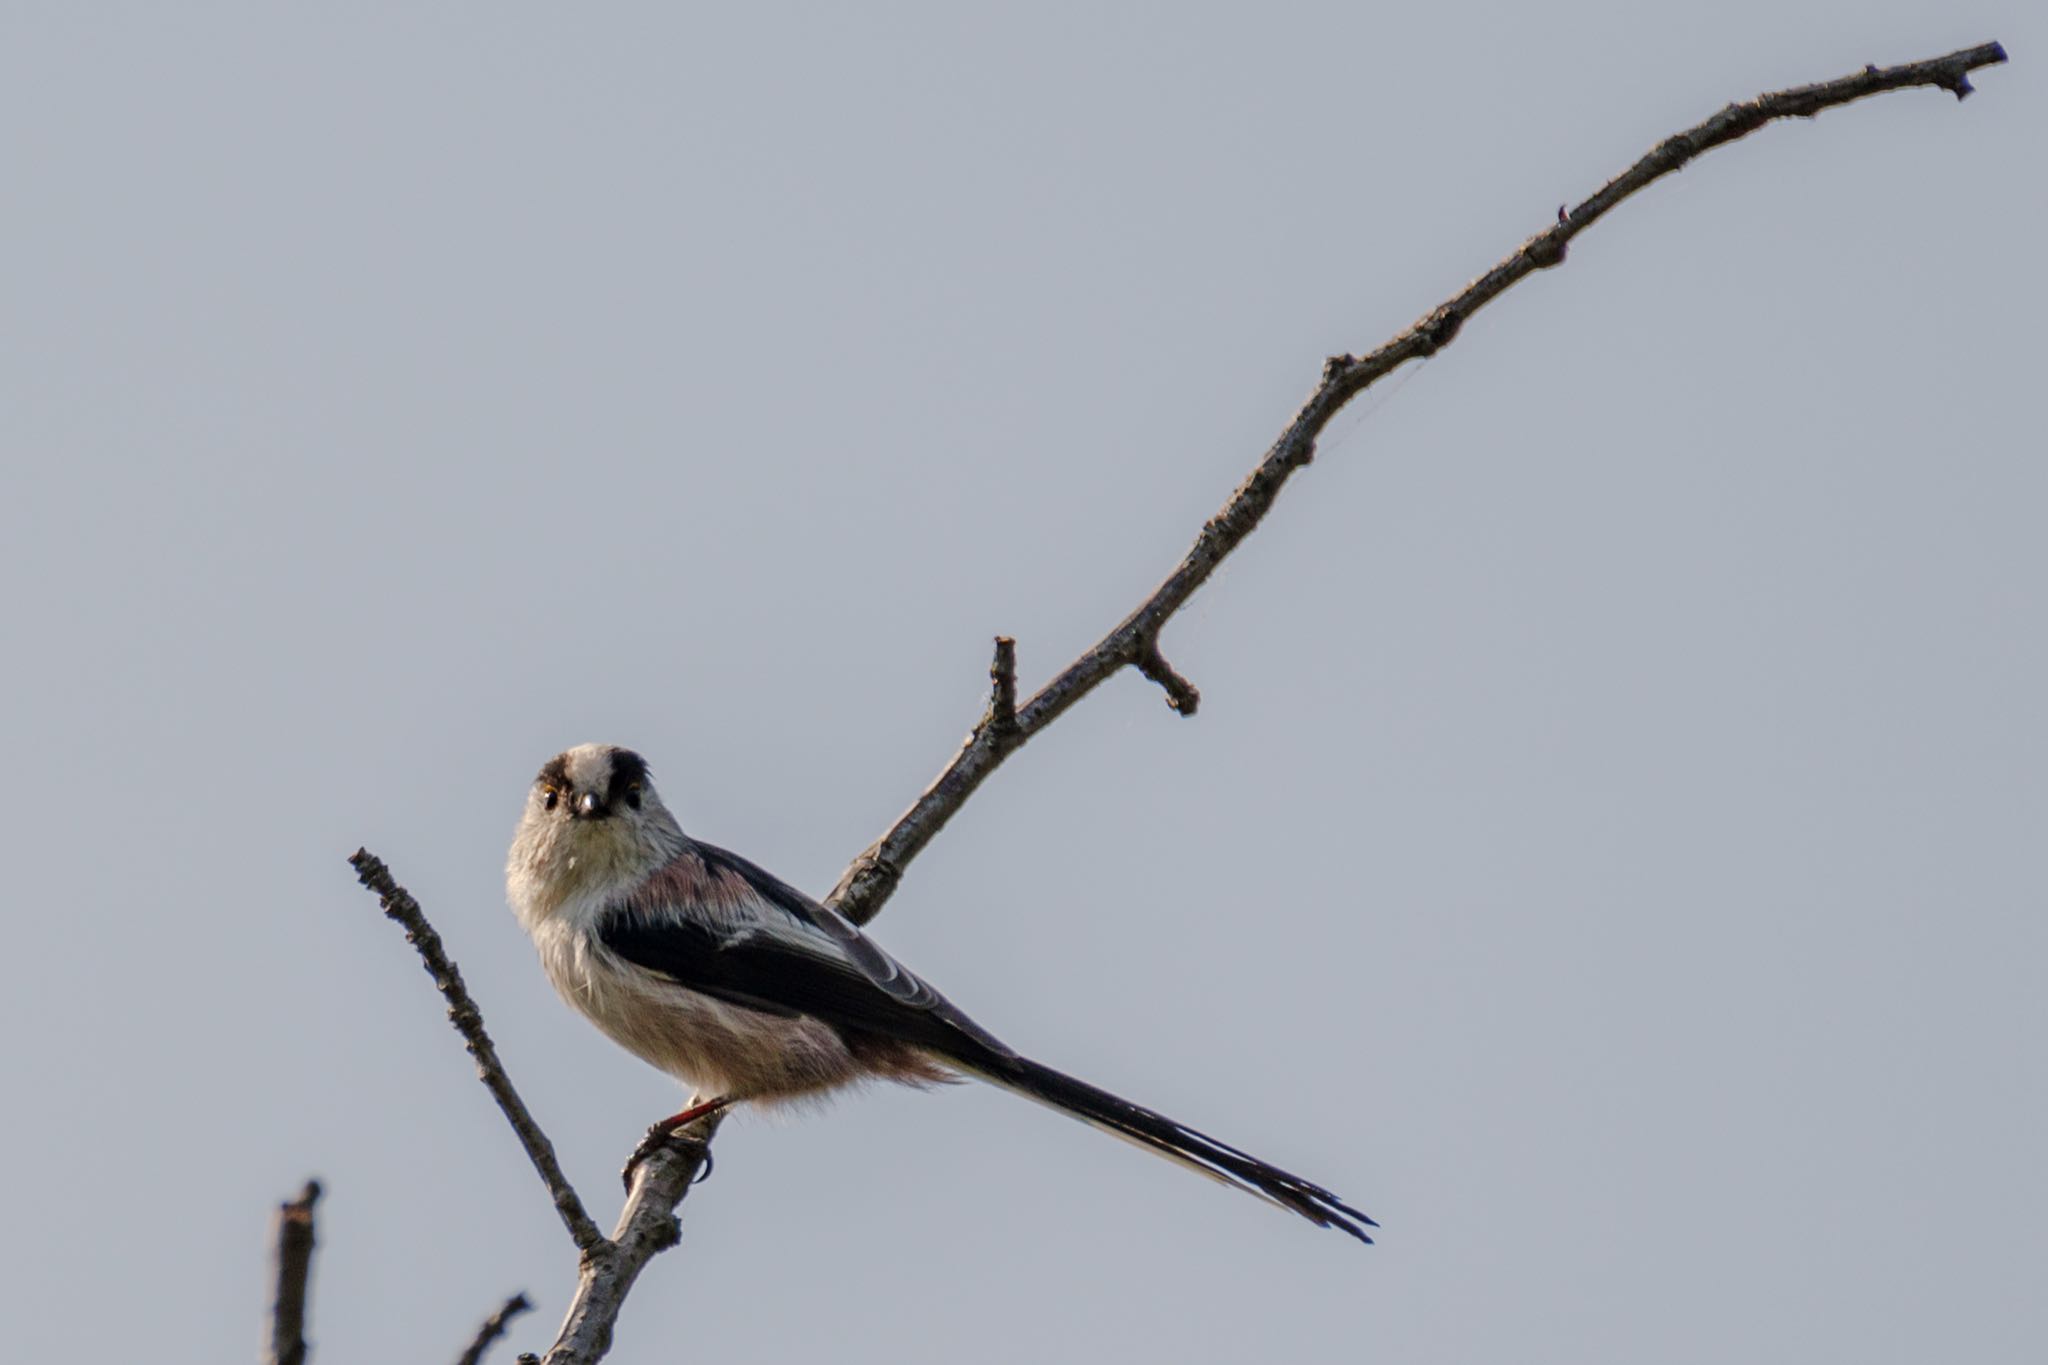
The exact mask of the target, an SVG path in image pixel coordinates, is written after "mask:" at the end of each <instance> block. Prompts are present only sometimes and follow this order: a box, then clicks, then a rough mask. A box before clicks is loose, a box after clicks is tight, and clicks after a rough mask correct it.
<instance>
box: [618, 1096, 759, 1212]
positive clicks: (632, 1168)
mask: <svg viewBox="0 0 2048 1365" xmlns="http://www.w3.org/2000/svg"><path fill="white" fill-rule="evenodd" d="M731 1103H732V1099H731V1097H730V1096H725V1095H721V1096H719V1097H718V1098H717V1099H715V1100H706V1101H704V1102H703V1103H701V1104H693V1105H691V1106H690V1107H689V1108H687V1109H685V1110H683V1111H682V1112H681V1113H679V1114H670V1115H669V1116H668V1117H667V1118H665V1119H663V1120H661V1122H659V1123H656V1124H654V1125H652V1126H651V1127H649V1128H648V1130H647V1133H646V1135H645V1136H643V1137H642V1138H641V1139H640V1145H639V1146H637V1147H635V1148H634V1149H633V1154H632V1155H631V1156H629V1157H627V1158H626V1168H625V1169H624V1170H622V1171H620V1172H619V1179H620V1180H622V1181H623V1182H624V1183H625V1186H626V1190H627V1192H628V1193H630V1192H631V1191H632V1189H633V1175H634V1172H636V1171H638V1170H639V1169H640V1163H641V1162H643V1161H645V1160H647V1158H649V1157H651V1156H653V1155H654V1154H655V1153H656V1152H658V1151H660V1150H662V1149H663V1148H664V1147H670V1146H676V1147H682V1146H691V1147H703V1146H704V1142H703V1139H701V1138H693V1137H685V1136H684V1135H683V1133H682V1131H681V1130H682V1129H684V1128H687V1127H688V1126H689V1125H690V1124H693V1123H695V1122H696V1121H697V1120H698V1119H703V1118H709V1117H711V1116H712V1115H713V1114H716V1113H719V1112H721V1111H722V1110H724V1109H725V1108H726V1106H728V1105H730V1104H731ZM710 1175H711V1152H710V1149H709V1148H705V1149H704V1169H703V1170H702V1171H699V1172H698V1173H697V1179H696V1180H694V1181H692V1182H691V1183H692V1184H698V1183H701V1182H703V1181H704V1180H706V1179H708V1178H709V1177H710Z"/></svg>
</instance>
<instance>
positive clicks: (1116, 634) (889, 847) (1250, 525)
mask: <svg viewBox="0 0 2048 1365" xmlns="http://www.w3.org/2000/svg"><path fill="white" fill-rule="evenodd" d="M2004 60H2005V49H2004V48H2003V47H2001V46H1999V45H1998V44H1997V43H1985V44H1983V45H1982V46H1980V47H1972V48H1965V49H1963V50H1962V51H1960V52H1951V53H1949V54H1948V55H1947V56H1945V57H1935V58H1931V59H1929V60H1927V61H1923V62H1909V63H1907V64H1905V65H1904V66H1891V67H1885V68H1882V69H1880V68H1878V67H1875V66H1866V67H1864V68H1863V70H1861V71H1859V72H1857V73H1856V74H1855V75H1853V76H1844V77H1842V78H1841V79H1840V80H1833V81H1824V82H1822V83H1821V84H1818V85H1802V86H1798V87H1796V88H1794V89H1791V90H1780V91H1777V92H1775V93H1772V94H1768V95H1760V96H1758V97H1757V98H1756V99H1753V100H1750V101H1748V102H1747V103H1744V104H1731V105H1729V106H1728V107H1727V108H1725V109H1723V110H1721V112H1720V113H1718V114H1715V115H1714V116H1713V117H1712V118H1710V119H1708V120H1707V121H1706V122H1704V123H1701V124H1699V125H1698V126H1696V127H1693V128H1689V129H1687V130H1686V131H1684V132H1682V133H1679V134H1678V135H1677V136H1675V137H1669V138H1666V139H1665V140H1664V141H1662V142H1660V143H1658V144H1657V145H1656V146H1655V147H1654V148H1652V149H1651V150H1650V151H1649V153H1648V154H1646V155H1645V156H1643V157H1642V159H1640V160H1639V161H1637V162H1636V163H1635V164H1634V165H1633V166H1630V167H1629V168H1628V169H1627V170H1625V171H1623V172H1622V173H1621V174H1620V175H1618V176H1616V177H1614V179H1612V180H1610V181H1608V182H1607V183H1606V184H1605V185H1602V186H1601V187H1600V188H1599V190H1597V191H1596V192H1595V193H1594V194H1593V195H1592V196H1591V197H1590V198H1588V199H1587V200H1585V202H1583V203H1581V204H1579V205H1578V206H1577V207H1575V208H1571V209H1566V210H1560V211H1559V213H1558V216H1557V221H1556V223H1555V224H1554V225H1552V226H1551V227H1549V228H1546V229H1545V230H1544V231H1542V232H1539V233H1537V234H1536V235H1535V236H1534V237H1531V238H1530V239H1529V240H1528V241H1526V242H1524V243H1522V245H1521V246H1520V247H1518V248H1516V249H1515V251H1514V252H1513V253H1512V254H1510V255H1509V256H1508V257H1507V258H1506V259H1505V260H1503V261H1501V262H1500V264H1498V265H1496V266H1494V267H1493V269H1491V270H1489V271H1487V272H1486V273H1485V274H1484V275H1481V276H1480V277H1479V278H1478V279H1476V280H1474V281H1472V283H1470V284H1468V285H1466V286H1465V288H1464V289H1462V290H1461V291H1459V292H1458V293H1457V294H1456V295H1454V296H1453V297H1452V298H1451V299H1449V300H1448V301H1447V302H1445V303H1442V304H1440V305H1438V306H1437V307H1436V308H1434V309H1432V310H1431V311H1430V312H1428V313H1427V314H1425V315H1424V316H1423V317H1421V318H1420V319H1418V320H1417V321H1416V322H1415V323H1414V324H1413V325H1412V326H1410V327H1409V328H1408V329H1407V330H1406V331H1404V332H1402V333H1401V334H1400V335H1398V336H1396V337H1395V338H1394V339H1393V340H1391V341H1389V342H1387V343H1386V344H1385V345H1384V346H1381V347H1380V348H1379V349H1378V350H1376V351H1373V352H1371V353H1370V354H1368V355H1364V356H1350V355H1340V356H1333V357H1331V358H1330V360H1329V362H1328V363H1327V364H1325V365H1324V366H1323V377H1322V382H1321V383H1320V384H1319V385H1317V386H1316V389H1315V391H1314V392H1313V393H1311V394H1310V395H1309V397H1308V401H1307V402H1306V403H1304V404H1302V406H1301V409H1300V410H1299V411H1298V412H1297V413H1296V414H1295V416H1294V420H1293V421H1292V422H1290V423H1288V425H1287V429H1286V430H1285V431H1283V432H1281V433H1280V438H1279V439H1278V440H1276V441H1275V442H1274V443H1273V444H1272V445H1271V446H1269V447H1268V448H1267V450H1266V453H1265V455H1264V457H1263V458H1261V459H1260V461H1259V463H1258V465H1257V466H1256V467H1255V468H1254V469H1253V470H1252V472H1251V474H1250V475H1249V476H1248V477H1247V478H1246V479H1245V481H1244V482H1243V483H1241V484H1239V485H1238V487H1237V491H1236V492H1234V493H1232V494H1231V495H1230V500H1229V501H1228V502H1226V503H1224V505H1223V510H1221V511H1220V512H1218V513H1217V514H1216V515H1215V516H1213V517H1211V518H1210V519H1209V521H1208V523H1207V524H1206V525H1204V526H1203V527H1202V530H1201V534H1200V535H1198V536H1196V537H1195V543H1194V545H1193V547H1191V548H1190V549H1189V550H1188V552H1187V554H1186V555H1185V556H1184V557H1183V558H1182V559H1181V561H1180V563H1179V565H1177V566H1176V567H1175V568H1174V570H1173V572H1172V573H1170V574H1168V575H1167V577H1166V581H1165V582H1163V583H1161V584H1160V585H1159V586H1158V587H1157V588H1156V589H1154V590H1153V592H1152V595H1151V596H1150V597H1147V598H1146V599H1145V600H1144V601H1143V602H1141V603H1139V604H1138V607H1137V609H1136V610H1135V611H1133V612H1132V613H1131V614H1130V615H1129V616H1126V617H1125V618H1124V619H1123V620H1122V621H1121V622H1120V623H1118V625H1117V626H1116V628H1115V629H1113V630H1111V631H1110V632H1109V634H1107V635H1105V636H1103V637H1102V639H1100V640H1099V641H1097V642H1096V643H1095V645H1094V646H1093V647H1092V648H1090V649H1089V650H1088V651H1087V652H1086V653H1084V654H1082V655H1081V657H1080V658H1078V659H1076V660H1075V661H1074V662H1073V663H1071V664H1069V665H1067V668H1066V670H1065V671H1064V672H1062V673H1061V674H1060V675H1059V676H1058V677H1056V678H1054V679H1053V680H1052V681H1051V682H1049V683H1047V684H1046V685H1045V686H1044V687H1042V688H1040V689H1039V690H1038V692H1037V694H1036V695H1034V696H1033V697H1032V698H1031V699H1030V701H1028V702H1026V703H1025V704H1024V706H1023V707H1022V709H1021V710H1019V711H1018V712H1017V717H1016V725H1015V726H1014V727H1013V728H1005V729H1002V730H998V729H997V728H996V727H995V726H993V725H992V724H991V723H990V719H991V717H992V715H993V712H992V713H991V717H984V719H983V721H982V723H981V724H979V725H977V726H975V728H974V730H973V731H972V732H971V733H970V734H969V735H968V736H967V739H966V742H965V743H963V744H962V745H961V747H960V750H959V752H958V753H956V754H954V755H953V759H952V761H951V762H949V763H948V764H947V765H946V766H945V768H944V769H943V770H942V771H941V772H940V773H939V775H938V777H937V778H935V779H934V780H933V781H932V784H931V785H930V786H929V787H926V788H925V789H924V791H923V793H922V794H920V795H919V796H918V798H917V800H916V801H915V802H913V803H912V804H911V806H910V809H909V810H907V811H905V812H904V813H903V814H902V815H901V816H899V817H897V819H896V822H895V823H894V824H892V825H891V826H890V827H889V829H888V831H887V832H886V833H884V834H883V835H882V837H881V838H880V839H877V840H876V841H875V842H874V843H873V844H871V845H869V846H868V848H867V849H866V850H865V851H864V852H862V853H861V854H860V856H859V857H857V858H855V859H854V860H853V862H852V863H850V864H848V866H847V868H846V871H845V872H843V873H841V874H840V878H839V884H838V885H837V886H835V887H834V888H833V889H832V894H831V895H830V896H828V897H827V898H826V903H827V904H829V905H831V906H832V907H833V908H835V909H837V910H838V911H839V912H840V913H841V914H843V915H845V916H846V917H847V918H848V919H851V920H852V921H853V922H854V923H856V924H865V923H867V922H868V921H869V920H871V919H873V918H874V917H875V915H876V914H877V913H879V912H880V911H881V908H882V905H883V903H884V902H885V901H887V900H888V899H889V897H890V896H891V895H892V894H893V893H894V892H895V890H896V887H897V884H898V883H899V882H901V881H902V879H903V869H904V868H906V867H907V866H909V864H910V860H911V859H913V858H915V857H916V856H917V855H918V854H919V853H920V852H922V851H923V849H924V847H925V845H926V844H929V843H930V842H931V841H932V839H933V837H934V836H935V835H937V834H938V832H939V831H940V830H941V829H944V828H945V826H946V822H947V821H948V820H950V819H952V818H953V816H954V814H955V813H956V812H958V811H959V809H960V808H961V806H963V805H965V804H966V802H967V798H968V797H970V796H972V795H973V794H974V790H975V788H977V787H979V786H980V785H981V784H982V782H983V781H984V780H986V779H987V777H988V775H989V774H990V773H992V772H994V771H995V770H996V767H997V766H998V765H999V764H1001V763H1002V761H1003V760H1004V759H1005V758H1008V757H1009V756H1010V755H1011V754H1012V753H1014V752H1015V751H1016V750H1018V749H1019V748H1021V747H1023V745H1024V743H1025V742H1026V741H1027V740H1029V739H1030V738H1031V737H1032V736H1033V735H1035V734H1037V733H1038V732H1039V731H1040V730H1043V729H1044V728H1045V727H1046V726H1048V725H1050V724H1052V723H1053V722H1054V721H1055V720H1057V719H1059V717H1060V716H1061V714H1062V713H1064V712H1065V711H1066V709H1067V708H1068V707H1070V706H1072V705H1073V704H1074V703H1075V702H1077V701H1079V700H1081V698H1083V697H1085V696H1087V695H1088V694H1089V693H1090V692H1092V691H1094V690H1095V689H1096V688H1097V687H1099V686H1101V685H1102V683H1104V682H1105V681H1107V680H1108V679H1109V678H1110V677H1111V676H1112V675H1113V674H1115V673H1116V672H1117V671H1118V670H1120V669H1122V668H1124V667H1125V666H1127V665H1128V666H1130V667H1133V668H1136V669H1137V670H1138V671H1139V672H1140V673H1142V674H1143V675H1144V676H1145V677H1147V678H1149V679H1151V680H1152V681H1153V682H1155V683H1158V684H1159V685H1160V687H1161V688H1163V689H1164V690H1165V692H1166V700H1167V704H1168V705H1169V706H1171V707H1173V709H1174V710H1176V711H1178V712H1179V713H1180V714H1181V715H1183V716H1191V715H1193V714H1194V713H1195V706H1196V703H1197V702H1198V701H1199V700H1200V694H1199V693H1197V692H1196V690H1195V688H1194V685H1193V684H1191V683H1189V682H1188V680H1187V679H1185V678H1183V677H1182V676H1181V675H1180V674H1179V673H1176V672H1175V671H1174V670H1173V668H1172V667H1171V666H1170V665H1169V664H1168V663H1167V662H1166V659H1165V656H1164V655H1162V654H1161V653H1160V650H1159V633H1160V631H1161V630H1163V629H1164V628H1165V626H1166V623H1167V622H1168V621H1169V620H1171V619H1172V618H1173V615H1174V613H1175V612H1177V611H1179V610H1180V609H1181V607H1182V606H1184V605H1186V603H1187V600H1188V599H1189V598H1190V597H1192V596H1194V594H1195V590H1196V589H1198V588H1200V587H1201V586H1202V584H1203V583H1205V582H1207V581H1208V579H1209V575H1210V574H1212V573H1214V572H1215V571H1216V566H1217V565H1219V564H1221V563H1222V562H1223V559H1224V557H1225V556H1226V555H1228V554H1229V553H1230V552H1231V551H1232V550H1235V549H1236V548H1237V547H1238V545H1239V544H1241V543H1242V542H1243V541H1244V538H1245V537H1246V536H1248V535H1250V534H1251V533H1252V531H1253V529H1254V528H1256V527H1257V526H1258V524H1259V522H1260V521H1261V520H1262V519H1263V518H1264V517H1265V515H1266V513H1267V511H1269V510H1270V509H1271V508H1272V506H1273V501H1274V499H1275V498H1277V497H1278V496H1279V494H1280V490H1281V488H1282V487H1283V486H1284V485H1285V484H1286V483H1287V480H1288V479H1289V478H1290V477H1292V476H1293V474H1294V472H1295V471H1296V470H1298V469H1300V468H1302V467H1303V466H1304V465H1306V464H1308V463H1309V461H1311V460H1313V459H1314V458H1315V454H1316V439H1317V438H1318V437H1319V436H1320V435H1321V434H1322V432H1323V429H1324V428H1325V427H1327V426H1328V425H1329V424H1330V421H1331V419H1332V418H1334V417H1335V416H1336V415H1337V414H1338V413H1339V412H1340V411H1342V410H1343V408H1344V405H1345V404H1347V403H1349V402H1350V401H1351V400H1352V399H1353V398H1356V397H1357V396H1358V395H1359V394H1361V393H1363V392H1364V391H1365V390H1366V389H1367V388H1369V387H1371V386H1372V385H1373V384H1374V383H1376V382H1377V381H1379V380H1380V379H1382V378H1384V377H1385V376H1386V375H1388V374H1390V373H1392V372H1393V371H1394V370H1395V369H1396V368H1398V367H1399V366H1401V365H1403V364H1405V363H1406V362H1408V361H1410V360H1420V359H1423V358H1425V357H1428V356H1432V355H1435V354H1436V353H1437V352H1438V351H1440V350H1442V349H1443V348H1444V347H1446V346H1448V345H1450V344H1451V341H1452V340H1453V339H1454V338H1455V337H1456V336H1457V335H1458V331H1459V329H1460V328H1462V327H1463V326H1464V325H1465V322H1466V320H1467V319H1468V318H1470V317H1471V316H1472V315H1473V314H1474V313H1476V312H1478V311H1479V310H1480V309H1481V308H1483V307H1485V306H1486V305H1487V304H1488V303H1491V302H1492V301H1493V300H1494V299H1496V298H1498V297H1499V296H1500V295H1501V294H1502V293H1503V292H1505V291H1506V290H1507V289H1508V288H1509V287H1510V286H1512V285H1514V284H1516V283H1518V282H1519V281H1521V280H1523V279H1525V278H1526V277H1528V276H1529V275H1532V274H1534V273H1535V272H1536V271H1538V270H1543V269H1547V268H1549V267H1551V266H1555V265H1562V264H1563V263H1564V259H1565V249H1566V247H1567V246H1569V245H1570V243H1571V241H1572V239H1573V238H1574V237H1577V236H1578V235H1579V234H1580V233H1581V232H1583V231H1585V230H1586V229H1587V228H1588V227H1591V226H1592V225H1593V223H1594V222H1595V221H1597V220H1598V219H1599V218H1601V217H1603V216H1604V215H1605V214H1606V213H1608V211H1609V210H1611V209H1613V208H1614V206H1615V205H1617V204H1619V203H1620V202H1621V201H1622V200H1624V199H1626V198H1628V197H1629V196H1630V195H1632V194H1634V193H1635V192H1636V191H1638V190H1640V189H1642V188H1643V187H1645V186H1646V185H1649V184H1651V183H1652V182H1653V181H1656V180H1659V179H1662V178H1663V177H1664V176H1667V175H1670V174H1671V173H1672V172H1673V171H1676V170H1678V169H1679V168H1680V167H1682V166H1684V165H1685V164H1686V163H1688V162H1690V161H1692V160H1693V159H1694V158H1695V157H1698V156H1700V155H1701V154H1702V153H1704V152H1707V151H1709V150H1711V149H1712V148H1715V147H1718V146H1720V145H1722V144H1723V143H1726V142H1733V141H1735V140H1736V139H1737V138H1740V137H1745V136H1747V135H1748V134H1750V133H1753V132H1755V131H1756V130H1757V129H1759V128H1761V127H1763V126H1764V125H1765V124H1766V123H1770V122H1772V121H1774V120H1776V119H1784V118H1812V117H1813V116H1814V115H1816V114H1818V113H1820V112H1821V111H1822V110H1823V109H1830V108H1833V107H1834V106H1836V105H1839V104H1848V103H1850V102H1851V101H1853V100H1860V99H1863V98H1865V97H1867V96H1870V95H1877V94H1882V93H1883V92H1885V91H1887V90H1903V89H1906V88H1909V87H1912V86H1932V87H1934V88H1936V89H1941V90H1946V91H1948V92H1950V93H1951V94H1953V95H1954V96H1955V97H1956V98H1957V99H1962V98H1963V97H1964V96H1966V95H1968V94H1969V93H1970V90H1971V86H1970V76H1969V73H1970V72H1972V71H1974V70H1976V69H1977V68H1979V67H1984V66H1994V65H1996V64H1998V63H1999V62H2002V61H2004ZM998 657H999V658H1000V657H1001V656H1000V655H999V656H998Z"/></svg>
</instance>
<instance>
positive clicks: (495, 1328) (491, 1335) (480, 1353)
mask: <svg viewBox="0 0 2048 1365" xmlns="http://www.w3.org/2000/svg"><path fill="white" fill-rule="evenodd" d="M532 1307H533V1305H532V1304H531V1303H529V1302H528V1301H527V1298H526V1295H524V1294H514V1295H513V1296H512V1297H511V1298H509V1299H507V1300H505V1303H504V1306H503V1307H501V1308H500V1309H498V1311H497V1312H495V1313H493V1314H491V1315H490V1316H489V1317H487V1318H485V1319H484V1323H483V1326H481V1327H479V1328H477V1329H476V1336H475V1338H474V1339H472V1340H471V1341H470V1343H469V1348H468V1349H467V1350H465V1351H464V1352H463V1353H462V1355H461V1356H460V1357H459V1358H458V1359H457V1360H456V1362H455V1365H481V1362H482V1360H483V1358H484V1352H485V1351H488V1350H490V1349H491V1346H492V1344H493V1343H494V1342H496V1341H497V1339H498V1338H499V1337H502V1336H504V1335H505V1329H506V1328H507V1327H509V1326H511V1325H512V1319H514V1318H516V1317H518V1316H519V1315H520V1314H521V1313H524V1312H526V1311H528V1310H529V1309H531V1308H532Z"/></svg>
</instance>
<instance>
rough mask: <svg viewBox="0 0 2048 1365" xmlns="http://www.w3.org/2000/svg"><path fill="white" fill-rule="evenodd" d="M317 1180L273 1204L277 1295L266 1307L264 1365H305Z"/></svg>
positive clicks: (317, 1194)
mask: <svg viewBox="0 0 2048 1365" xmlns="http://www.w3.org/2000/svg"><path fill="white" fill-rule="evenodd" d="M319 1198H320V1182H319V1181H317V1180H308V1181H307V1182H306V1188H305V1189H303V1190H301V1191H299V1197H298V1198H297V1199H288V1200H286V1201H285V1202H284V1203H282V1204H279V1205H278V1206H277V1217H276V1218H275V1219H274V1220H273V1221H272V1224H271V1227H272V1232H273V1238H272V1240H273V1241H274V1243H275V1251H274V1252H273V1255H274V1256H275V1258H276V1262H277V1298H276V1300H275V1301H274V1302H273V1303H272V1305H271V1309H270V1353H269V1354H268V1355H267V1356H265V1357H264V1360H265V1361H266V1362H267V1365H306V1287H307V1284H308V1282H309V1281H310V1279H311V1278H312V1274H313V1205H314V1204H315V1203H317V1202H318V1201H319Z"/></svg>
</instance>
